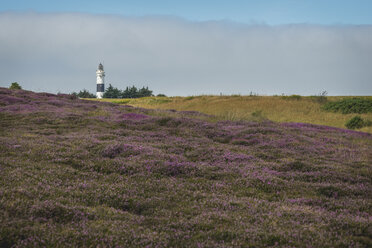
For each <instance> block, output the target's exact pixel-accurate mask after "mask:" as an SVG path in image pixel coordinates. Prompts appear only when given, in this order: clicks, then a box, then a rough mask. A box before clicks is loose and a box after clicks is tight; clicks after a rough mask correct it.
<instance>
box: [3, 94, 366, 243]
mask: <svg viewBox="0 0 372 248" xmlns="http://www.w3.org/2000/svg"><path fill="white" fill-rule="evenodd" d="M231 98H233V97H226V101H222V100H224V99H225V98H224V97H207V96H206V97H200V99H198V98H196V99H195V98H190V99H185V98H174V99H169V98H164V99H163V98H149V99H147V100H145V99H140V100H138V101H139V103H140V102H141V101H149V103H147V105H152V106H153V107H155V106H157V105H162V106H163V108H167V106H168V105H167V104H171V102H166V101H168V100H172V101H175V102H177V101H179V105H180V107H179V108H181V105H182V106H189V107H190V109H193V104H195V106H199V105H200V102H203V101H206V102H212V101H216V102H217V103H218V104H221V105H224V106H225V105H227V106H226V108H225V110H227V109H228V107H231V108H232V107H233V106H235V105H234V104H238V102H242V99H244V101H246V102H247V104H253V103H251V102H250V101H252V102H253V101H257V100H256V99H261V100H259V103H260V104H258V103H257V104H256V105H255V106H256V107H255V108H253V107H252V108H249V111H247V110H246V111H247V120H244V118H240V117H236V116H234V115H232V116H230V117H229V114H227V116H225V117H224V118H225V119H226V120H222V119H224V118H222V117H221V118H222V119H219V118H220V117H218V118H216V117H213V116H210V115H208V114H216V113H214V112H213V111H214V110H215V109H216V107H215V106H216V105H217V103H216V105H214V106H212V105H208V104H207V105H204V106H201V107H204V108H205V109H207V110H208V109H209V110H208V111H210V112H208V111H204V112H208V113H207V114H204V113H200V112H195V111H176V110H161V109H145V108H137V107H133V106H128V105H122V104H123V103H124V102H119V103H121V104H115V103H110V102H98V101H87V100H81V99H77V98H76V97H74V96H72V95H64V94H58V95H54V94H49V93H34V92H30V91H24V90H9V89H5V88H0V247H371V246H372V239H371V237H372V192H371V188H372V163H371V161H372V149H371V147H372V135H371V134H370V133H366V132H359V131H352V130H347V129H343V128H336V127H330V126H324V125H315V124H305V123H296V122H285V121H286V119H285V118H284V117H283V119H282V122H280V123H279V122H273V121H270V120H267V119H266V118H261V117H260V116H264V117H265V116H266V117H270V116H269V113H266V112H265V109H266V108H267V107H265V108H264V106H263V105H264V103H265V104H267V105H270V104H273V103H271V101H268V100H266V98H265V97H262V98H252V99H255V100H250V99H251V98H248V97H240V96H237V97H236V99H237V102H234V101H232V100H231ZM152 99H153V100H152ZM203 99H204V100H203ZM120 101H124V100H120ZM136 101H137V100H136ZM151 101H155V102H156V101H158V102H157V103H152V102H151ZM159 101H162V102H161V103H160V102H159ZM221 101H222V102H221ZM278 101H287V100H285V99H278ZM303 101H307V100H303ZM219 102H221V103H219ZM127 103H128V102H127ZM127 103H126V104H127ZM284 103H286V104H295V105H296V106H297V107H298V106H299V105H305V104H299V103H298V102H292V101H288V102H283V104H284ZM229 104H230V105H229ZM139 105H140V104H139ZM274 105H275V104H274ZM142 106H145V104H143V105H142ZM172 106H174V105H172ZM250 106H253V105H250ZM311 106H313V107H311ZM172 108H173V109H174V108H176V107H172ZM306 108H309V109H310V110H309V111H310V112H311V111H313V110H312V108H314V109H315V105H310V102H309V106H303V107H301V109H303V110H302V111H304V110H306ZM176 109H177V108H176ZM243 110H244V108H241V109H240V110H239V109H237V110H236V111H238V112H237V113H240V112H239V111H242V112H241V113H242V114H243ZM258 110H262V113H261V114H256V116H254V115H252V112H254V111H258ZM279 110H280V108H279V107H278V111H279ZM274 112H275V111H271V115H272V116H275V115H276V113H274ZM300 112H301V111H299V113H300ZM319 113H320V112H319ZM292 114H293V113H291V115H292ZM327 114H329V113H327ZM277 116H278V118H280V116H281V115H280V114H278V115H277ZM302 116H303V117H301V118H306V117H305V114H302ZM248 117H249V118H251V117H254V118H256V119H249V118H248ZM286 118H288V117H286ZM299 118H300V117H299ZM268 119H270V118H268ZM302 122H303V121H302Z"/></svg>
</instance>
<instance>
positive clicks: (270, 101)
mask: <svg viewBox="0 0 372 248" xmlns="http://www.w3.org/2000/svg"><path fill="white" fill-rule="evenodd" d="M348 98H353V97H352V96H343V97H342V96H328V97H326V99H327V101H329V102H334V101H338V100H341V99H348ZM358 98H362V99H369V100H371V101H372V97H370V96H369V97H358ZM323 100H324V99H322V97H320V96H298V95H292V96H256V95H247V96H241V95H232V96H212V95H201V96H188V97H145V98H138V99H102V100H100V101H109V102H115V103H119V104H129V105H132V106H135V107H142V108H151V109H175V110H178V111H198V112H201V113H205V114H208V115H213V116H215V117H217V119H219V120H231V121H239V120H245V121H262V120H270V121H274V122H280V123H285V122H299V123H310V124H317V125H326V126H333V127H339V128H346V127H345V123H346V122H347V121H348V120H350V119H351V118H353V117H354V116H355V115H356V114H353V113H349V114H342V113H332V112H327V111H324V110H323V109H322V105H323V104H324V101H323ZM359 115H360V116H361V117H362V118H364V119H366V120H370V121H372V112H369V113H363V114H359ZM360 131H363V132H369V133H372V126H368V127H363V128H361V129H360Z"/></svg>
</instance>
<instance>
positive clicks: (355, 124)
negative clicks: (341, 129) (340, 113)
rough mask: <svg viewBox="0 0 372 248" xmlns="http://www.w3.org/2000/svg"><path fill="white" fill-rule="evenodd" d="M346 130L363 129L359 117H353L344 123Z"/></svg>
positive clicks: (362, 122) (362, 123)
mask: <svg viewBox="0 0 372 248" xmlns="http://www.w3.org/2000/svg"><path fill="white" fill-rule="evenodd" d="M345 126H346V127H347V128H348V129H359V128H362V127H364V120H363V119H362V118H361V117H360V116H354V117H353V118H351V119H350V120H348V121H347V122H346V123H345Z"/></svg>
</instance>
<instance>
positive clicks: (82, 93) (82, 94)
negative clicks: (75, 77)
mask: <svg viewBox="0 0 372 248" xmlns="http://www.w3.org/2000/svg"><path fill="white" fill-rule="evenodd" d="M72 95H73V96H77V97H80V98H96V95H95V94H93V93H90V92H89V91H87V90H86V89H84V90H81V91H79V93H76V92H73V93H72Z"/></svg>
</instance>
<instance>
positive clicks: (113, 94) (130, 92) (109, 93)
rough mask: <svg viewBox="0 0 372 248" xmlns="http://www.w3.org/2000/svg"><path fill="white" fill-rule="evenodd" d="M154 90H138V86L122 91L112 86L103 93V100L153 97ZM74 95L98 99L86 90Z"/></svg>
mask: <svg viewBox="0 0 372 248" xmlns="http://www.w3.org/2000/svg"><path fill="white" fill-rule="evenodd" d="M152 92H153V91H152V90H150V89H149V87H142V88H137V87H136V86H132V87H126V88H125V90H120V89H118V88H116V87H113V86H112V85H111V84H109V86H108V87H107V88H106V90H105V92H104V93H103V98H140V97H146V96H153V94H152ZM72 94H73V95H75V96H77V97H80V98H96V95H95V94H93V93H90V92H89V91H87V90H86V89H84V90H81V91H79V92H78V93H77V92H73V93H72Z"/></svg>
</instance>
